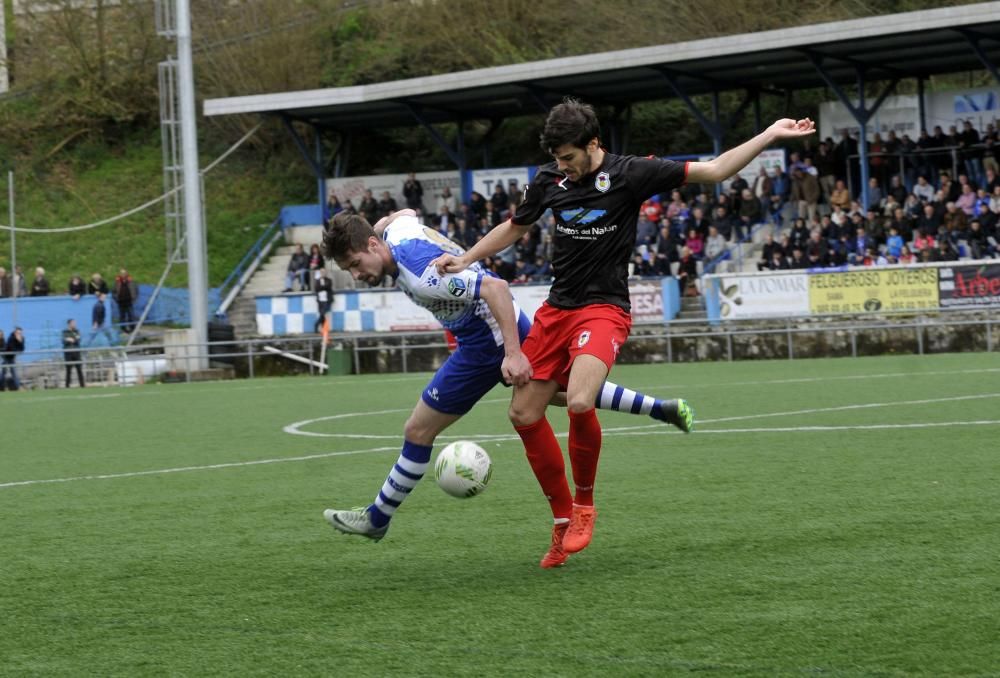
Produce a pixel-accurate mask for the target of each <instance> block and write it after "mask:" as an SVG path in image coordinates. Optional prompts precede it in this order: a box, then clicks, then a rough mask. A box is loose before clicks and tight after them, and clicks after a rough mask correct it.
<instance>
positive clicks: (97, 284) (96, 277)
mask: <svg viewBox="0 0 1000 678" xmlns="http://www.w3.org/2000/svg"><path fill="white" fill-rule="evenodd" d="M107 293H108V282H107V281H106V280H105V279H104V278H103V277H102V276H101V274H100V273H95V274H93V275H92V276H90V282H88V283H87V294H107Z"/></svg>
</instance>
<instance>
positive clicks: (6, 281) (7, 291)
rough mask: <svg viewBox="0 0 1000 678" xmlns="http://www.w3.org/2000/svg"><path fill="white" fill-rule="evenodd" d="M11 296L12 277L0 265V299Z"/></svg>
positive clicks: (12, 294)
mask: <svg viewBox="0 0 1000 678" xmlns="http://www.w3.org/2000/svg"><path fill="white" fill-rule="evenodd" d="M12 296H14V279H13V278H12V277H11V276H9V275H7V269H6V268H4V267H3V266H0V299H8V298H10V297H12ZM0 345H2V344H0Z"/></svg>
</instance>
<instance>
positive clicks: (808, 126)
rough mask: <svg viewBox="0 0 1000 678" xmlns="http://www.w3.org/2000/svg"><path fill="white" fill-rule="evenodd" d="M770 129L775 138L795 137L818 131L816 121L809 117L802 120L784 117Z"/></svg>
mask: <svg viewBox="0 0 1000 678" xmlns="http://www.w3.org/2000/svg"><path fill="white" fill-rule="evenodd" d="M768 131H770V132H771V135H772V136H773V137H774V138H775V139H795V138H797V137H804V136H808V135H810V134H813V133H814V132H816V123H814V122H813V121H812V120H810V119H809V118H802V119H801V120H792V119H791V118H782V119H781V120H778V121H777V122H775V123H774V124H773V125H771V127H770V128H769V130H768Z"/></svg>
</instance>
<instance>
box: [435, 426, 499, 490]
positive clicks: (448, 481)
mask: <svg viewBox="0 0 1000 678" xmlns="http://www.w3.org/2000/svg"><path fill="white" fill-rule="evenodd" d="M491 475H493V462H492V461H491V460H490V455H488V454H486V450H484V449H483V448H481V447H480V446H479V445H477V444H476V443H474V442H472V441H469V440H457V441H455V442H453V443H451V444H450V445H447V446H446V447H445V448H444V449H443V450H441V452H440V453H438V457H437V461H435V462H434V479H435V480H437V484H438V487H440V488H441V489H442V490H444V491H445V492H447V493H448V494H450V495H451V496H453V497H459V498H466V497H475V496H476V495H477V494H481V493H482V492H483V490H485V489H486V486H487V485H489V482H490V476H491Z"/></svg>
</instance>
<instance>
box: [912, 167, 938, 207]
mask: <svg viewBox="0 0 1000 678" xmlns="http://www.w3.org/2000/svg"><path fill="white" fill-rule="evenodd" d="M913 195H915V196H917V199H918V200H920V201H921V202H925V203H927V202H932V201H933V200H934V187H933V186H931V184H930V182H928V181H927V177H925V176H924V175H923V174H921V175H920V176H919V177H917V183H916V185H914V187H913Z"/></svg>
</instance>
